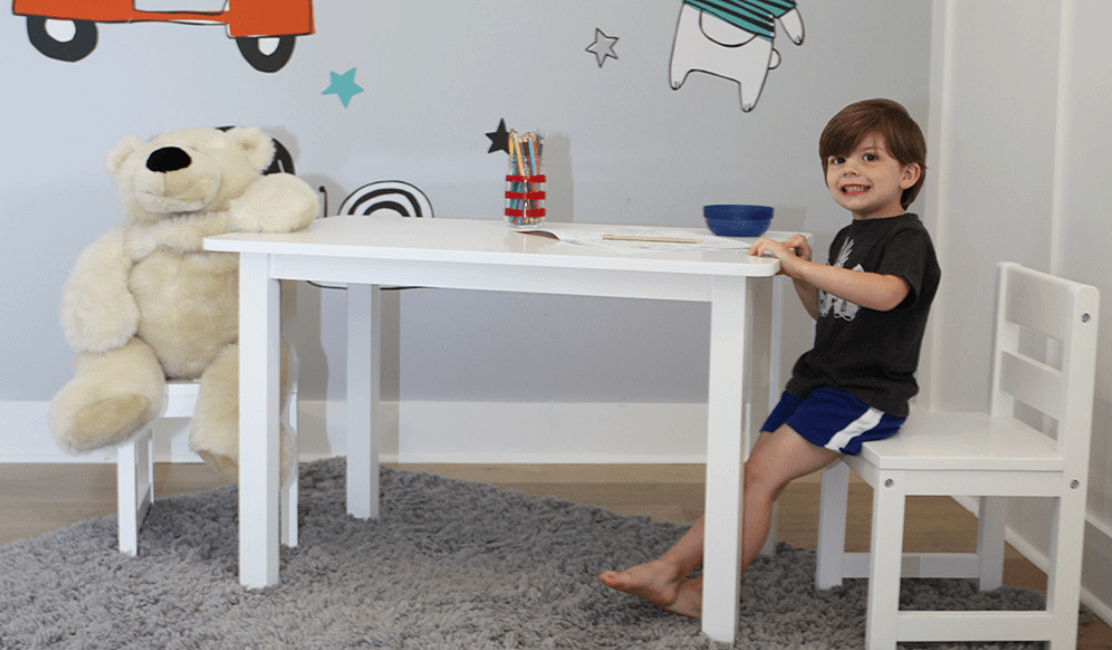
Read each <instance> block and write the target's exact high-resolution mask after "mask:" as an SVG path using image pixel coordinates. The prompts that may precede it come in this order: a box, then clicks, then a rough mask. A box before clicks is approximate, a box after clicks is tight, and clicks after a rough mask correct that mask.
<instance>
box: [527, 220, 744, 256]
mask: <svg viewBox="0 0 1112 650" xmlns="http://www.w3.org/2000/svg"><path fill="white" fill-rule="evenodd" d="M523 232H529V231H523ZM533 232H539V233H548V234H550V235H552V236H553V237H556V238H557V239H559V240H560V241H563V242H568V243H569V244H578V245H580V246H594V247H596V248H605V249H607V250H612V251H625V252H637V251H646V252H648V251H652V252H660V251H706V250H737V249H747V248H749V246H750V245H751V244H752V243H753V242H754V241H756V238H755V237H719V236H717V235H715V234H713V233H710V232H707V231H706V230H703V229H700V228H653V227H639V226H609V227H608V226H600V225H595V224H588V225H584V226H576V225H574V224H545V225H544V226H542V227H541V228H538V229H537V230H536V231H533ZM608 235H609V236H618V237H641V238H646V239H653V240H667V239H685V240H693V241H692V242H683V243H678V242H670V241H642V240H630V239H607V238H606V237H607V236H608Z"/></svg>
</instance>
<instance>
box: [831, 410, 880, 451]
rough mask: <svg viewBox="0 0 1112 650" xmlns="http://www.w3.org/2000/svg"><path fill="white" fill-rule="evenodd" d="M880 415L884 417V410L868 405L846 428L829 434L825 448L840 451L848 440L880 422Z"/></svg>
mask: <svg viewBox="0 0 1112 650" xmlns="http://www.w3.org/2000/svg"><path fill="white" fill-rule="evenodd" d="M882 417H884V411H881V410H880V409H875V408H873V407H871V406H870V407H869V410H868V411H865V412H864V413H863V414H862V415H861V417H859V418H857V419H856V420H854V421H853V422H850V423H849V425H847V426H846V428H844V429H842V430H841V431H839V432H838V433H835V434H834V435H833V436H831V438H830V441H829V442H827V443H826V448H827V449H829V450H831V451H837V452H839V453H840V452H841V451H842V449H844V448H845V447H846V445H848V444H849V441H850V440H853V439H854V438H856V437H857V436H859V435H861V434H862V433H865V432H866V431H869V430H870V429H872V428H874V427H876V425H878V424H880V418H882Z"/></svg>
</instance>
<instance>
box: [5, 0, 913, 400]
mask: <svg viewBox="0 0 1112 650" xmlns="http://www.w3.org/2000/svg"><path fill="white" fill-rule="evenodd" d="M159 4H161V5H162V7H159V6H158V5H157V4H155V5H152V4H151V3H149V2H148V3H147V4H144V3H143V2H140V3H139V6H140V7H142V8H166V5H167V4H170V5H174V4H176V5H185V6H190V7H191V8H202V9H204V8H211V7H209V6H206V5H205V4H204V3H201V4H200V5H198V4H193V5H190V4H189V3H188V2H187V1H186V0H181V2H178V3H166V2H161V3H159ZM208 4H209V5H211V4H213V3H212V2H209V3H208ZM216 4H218V5H219V4H220V3H216ZM680 6H681V5H680V2H679V1H678V0H667V1H661V0H656V1H654V2H644V1H643V0H637V1H634V0H608V1H606V2H584V1H571V0H564V1H560V2H553V1H546V2H520V1H517V2H515V1H510V0H472V1H470V2H451V3H446V2H439V1H435V2H434V1H433V0H409V1H405V2H402V1H399V0H386V1H381V2H373V3H370V2H357V1H354V0H334V1H332V2H318V3H316V7H315V19H316V33H315V34H314V35H311V36H307V37H303V38H300V39H299V40H298V41H297V45H296V49H295V51H294V54H293V58H292V60H291V61H290V63H289V64H288V65H286V66H285V67H284V68H283V69H282V70H280V71H279V72H277V73H275V74H264V73H261V72H258V71H256V70H254V69H252V68H251V67H249V66H248V65H247V64H246V63H245V62H244V60H243V59H242V58H241V57H240V55H239V52H238V50H237V49H236V47H235V45H234V43H233V41H231V40H229V39H228V38H227V37H226V36H225V34H224V30H223V29H222V28H220V27H212V26H197V25H183V24H157V23H134V24H113V25H103V24H102V25H100V27H99V43H98V45H97V47H96V50H95V51H94V52H93V53H92V54H91V55H90V56H88V57H87V58H86V59H84V60H81V61H79V62H76V63H64V62H59V61H56V60H53V59H49V58H47V57H46V56H44V55H42V54H40V53H39V52H37V51H36V50H35V49H34V48H33V47H32V46H31V44H30V43H29V41H28V38H27V34H26V31H25V22H24V20H23V18H22V17H17V16H13V15H10V14H9V15H7V17H4V16H3V15H0V54H2V58H3V64H2V67H0V87H2V88H3V92H0V115H3V118H4V121H3V125H2V126H0V129H2V130H3V131H2V132H3V142H4V143H5V151H6V153H7V155H6V162H5V163H4V173H3V174H0V191H2V195H3V196H4V197H5V200H4V202H3V206H4V207H3V217H4V218H5V220H6V222H7V224H8V232H9V237H10V239H9V242H10V243H9V246H8V251H7V253H6V254H5V255H4V261H3V262H0V264H3V265H4V269H5V271H6V277H8V278H9V281H8V282H6V283H4V285H3V288H2V289H0V291H2V292H3V296H2V298H0V301H2V303H3V304H4V305H5V315H4V316H3V319H2V321H0V328H2V329H0V331H2V337H3V340H4V341H5V344H4V345H5V350H4V353H5V363H4V364H2V366H0V401H39V400H47V399H49V398H50V396H51V395H52V394H53V393H54V391H55V390H57V388H58V387H59V386H60V385H61V384H62V383H63V382H64V381H66V379H67V378H68V377H69V375H70V363H71V352H70V350H69V349H68V347H67V346H66V344H65V342H64V341H63V339H62V335H61V331H60V328H59V326H58V325H57V315H56V314H57V305H58V299H59V295H60V292H61V286H62V283H63V281H64V279H65V276H66V274H67V273H68V271H69V268H70V266H71V264H72V262H73V260H74V259H75V257H76V256H77V254H78V253H79V251H80V250H81V249H82V248H83V247H84V246H85V245H87V244H88V243H89V242H90V241H92V240H93V239H94V238H95V237H96V236H97V235H98V234H100V233H101V232H103V231H104V230H106V229H107V228H109V227H111V226H112V225H113V224H115V223H117V222H118V221H119V220H120V219H121V217H120V215H119V211H118V209H117V208H116V205H115V202H114V198H113V193H112V189H111V187H110V184H109V181H108V178H107V175H106V173H105V172H104V170H103V166H102V161H103V158H104V155H105V153H106V151H107V150H108V148H109V147H110V146H112V145H113V144H114V143H115V142H117V141H118V140H119V139H121V138H122V137H124V136H126V135H129V134H134V135H138V136H140V137H149V136H152V135H154V134H156V133H159V132H162V131H166V130H171V129H176V128H180V127H185V126H193V125H224V124H253V125H258V126H261V127H263V128H265V129H267V130H269V131H270V132H271V133H272V134H274V135H276V136H277V137H279V139H281V140H282V141H283V142H285V143H286V144H287V145H288V146H289V147H290V149H292V151H293V153H294V155H295V158H296V162H297V170H298V172H299V175H301V176H302V177H303V178H305V179H306V180H308V181H309V182H310V183H311V184H313V185H314V186H317V185H323V186H325V187H326V188H327V190H328V194H329V198H330V208H329V209H330V211H335V209H336V207H337V206H338V204H339V202H340V200H342V199H343V198H344V196H346V195H347V194H348V193H350V192H351V191H353V190H355V189H356V188H358V187H359V186H361V185H363V184H365V183H368V182H371V181H375V180H387V179H400V180H404V181H408V182H410V183H413V184H414V185H416V186H418V187H420V188H421V189H422V190H423V191H424V192H425V193H426V194H427V195H428V196H429V197H430V199H431V200H432V202H433V205H434V208H435V211H436V214H437V215H438V216H443V217H448V216H453V217H466V218H487V219H490V218H498V215H499V211H500V209H501V208H502V199H501V198H500V197H501V192H502V191H503V188H502V182H501V180H500V177H501V176H502V175H503V174H504V166H505V163H506V156H505V154H504V153H501V152H498V153H494V154H488V153H487V148H488V145H489V144H490V141H489V140H488V139H487V137H486V136H485V133H486V132H489V131H493V130H494V129H495V127H496V126H497V124H498V122H499V120H500V119H502V118H505V120H506V123H507V125H508V126H509V127H510V128H515V129H517V130H519V131H525V130H531V129H539V130H543V131H544V132H545V133H546V134H547V136H548V142H549V149H548V159H547V166H548V172H549V175H550V178H551V182H550V185H549V190H550V192H551V198H550V201H549V209H550V211H551V214H552V218H553V219H555V220H560V221H578V222H613V223H638V224H640V223H643V224H659V225H681V226H699V225H701V207H702V206H703V205H704V204H706V203H714V202H751V203H763V204H768V205H772V206H774V207H775V208H776V211H777V212H776V214H777V216H776V220H775V222H774V227H775V228H777V229H782V230H808V231H811V232H814V233H815V234H816V235H817V238H818V242H819V245H820V247H825V245H826V244H827V243H828V242H829V240H830V238H831V237H832V235H833V233H834V232H835V231H836V230H837V229H838V228H839V227H840V226H841V225H843V224H844V223H846V220H847V215H846V214H844V213H843V212H842V211H841V210H840V209H839V208H837V206H835V205H834V203H833V202H832V201H831V199H830V197H829V196H828V194H827V192H826V189H825V187H824V185H823V183H822V178H821V174H820V170H819V165H818V159H817V153H816V143H817V138H818V134H819V132H820V130H821V129H822V126H823V125H824V124H825V121H826V120H827V119H828V118H829V117H830V116H831V115H832V114H833V113H834V112H836V111H837V110H838V109H840V108H841V107H842V106H843V105H845V104H847V103H849V102H851V101H854V100H857V99H862V98H866V97H874V96H888V97H892V98H895V99H897V100H899V101H901V102H904V103H905V104H906V105H907V106H908V107H909V108H910V109H911V111H912V112H913V114H914V115H915V116H916V117H917V118H918V119H919V120H920V121H921V123H923V124H924V125H925V124H926V118H927V108H928V104H929V90H928V79H929V67H930V66H929V60H930V4H929V3H921V2H915V3H892V2H887V1H882V0H858V1H854V2H838V3H828V2H814V3H811V2H806V1H805V0H804V1H803V2H801V3H800V6H799V10H800V13H801V15H802V17H803V22H804V24H805V26H806V39H805V41H804V43H803V44H802V45H800V46H796V45H795V44H793V43H791V42H790V41H789V40H788V39H787V38H786V37H785V36H784V35H783V34H781V35H780V36H779V37H778V38H777V41H776V47H777V49H778V50H779V51H780V53H781V55H782V62H781V64H780V66H779V68H777V69H775V70H772V71H770V72H769V74H768V79H767V83H766V84H765V86H764V90H763V94H762V95H761V97H760V101H759V103H758V105H757V106H756V108H755V110H753V111H752V112H749V113H743V112H742V111H741V110H740V107H739V98H738V92H737V85H736V84H735V83H733V82H731V81H728V80H725V79H722V78H720V77H716V76H711V75H708V74H699V73H695V74H692V75H691V76H690V77H689V78H688V80H687V82H686V84H685V85H684V86H683V87H682V88H681V89H679V90H677V91H673V90H672V89H671V88H670V87H669V84H668V65H669V57H670V54H671V48H672V42H673V35H674V32H675V27H676V21H677V17H678V14H679V10H680ZM596 28H598V29H601V30H602V31H603V32H605V33H606V34H608V35H610V36H616V37H618V38H619V40H618V42H617V43H616V44H615V46H614V52H615V53H616V54H617V56H618V58H617V59H614V58H607V59H605V62H604V64H603V66H602V67H600V66H599V65H598V63H597V61H596V57H595V55H593V54H591V53H590V52H587V51H586V48H587V46H589V45H590V44H591V43H592V42H593V41H594V38H595V29H596ZM353 67H354V68H356V69H357V73H356V77H355V81H356V83H358V84H359V85H360V86H362V87H363V88H364V92H363V93H360V94H357V95H355V96H354V97H352V99H351V101H350V104H349V105H348V107H347V108H345V107H344V106H343V104H342V103H341V101H340V99H339V98H338V97H337V96H336V95H332V94H328V95H324V94H322V91H324V90H325V88H326V87H327V86H328V85H329V82H330V74H329V73H330V72H335V73H340V74H342V73H344V72H346V71H347V70H349V69H350V68H353ZM391 300H392V301H393V300H396V301H397V305H396V307H395V308H396V309H397V311H398V314H399V319H400V326H399V330H400V333H395V334H393V335H390V336H388V337H387V340H388V341H391V340H392V341H395V342H396V343H397V345H398V346H399V350H398V351H396V352H395V353H394V354H393V359H392V361H391V363H394V364H400V365H401V367H402V368H403V370H402V371H401V372H400V377H399V376H398V375H397V373H396V372H389V371H391V368H390V367H387V371H388V372H389V375H388V377H387V383H386V388H387V393H388V394H387V396H388V397H389V396H391V395H390V394H391V393H393V392H395V391H400V393H401V396H402V397H403V398H406V399H441V398H444V399H457V400H470V399H475V400H486V399H500V400H529V399H555V400H557V401H577V400H591V401H678V402H682V401H698V400H701V399H703V398H704V397H705V390H706V387H705V362H706V348H705V345H706V340H705V337H704V336H703V335H701V334H692V332H698V331H700V330H701V329H703V326H704V325H705V319H706V318H707V314H706V313H705V312H704V311H703V310H701V309H700V308H698V307H696V306H691V305H675V304H665V303H650V304H638V303H634V302H613V303H611V302H608V301H595V300H588V299H572V298H562V297H547V298H545V297H533V298H525V297H522V296H513V295H498V294H490V295H476V294H470V293H454V292H436V291H417V290H414V291H409V292H404V293H401V294H399V295H398V296H396V297H393V298H391ZM299 301H300V305H301V309H302V314H303V331H302V333H301V336H300V340H301V343H302V346H303V348H304V354H303V358H304V360H305V362H306V363H305V370H304V374H303V377H302V382H303V383H302V391H303V393H302V395H303V396H306V397H309V398H313V397H316V398H322V397H329V398H339V397H341V396H342V392H340V391H342V388H343V363H344V350H343V343H342V340H343V337H342V330H341V329H340V328H341V327H342V325H341V323H340V320H339V319H338V318H336V317H334V314H333V312H334V311H335V310H336V309H338V308H342V306H343V295H342V292H340V291H324V292H320V291H317V290H316V289H310V288H303V289H301V290H300V292H299ZM322 314H323V317H322ZM789 315H790V318H789V320H790V321H791V324H790V325H789V328H790V330H789V335H788V343H787V345H788V350H787V352H788V354H787V356H789V357H791V356H794V355H795V354H797V353H798V352H800V351H802V348H803V347H804V346H806V344H807V341H808V337H809V331H810V326H809V324H808V323H807V322H806V321H805V320H804V318H805V317H804V315H803V312H802V310H799V309H798V307H797V306H795V305H792V306H791V307H789ZM522 330H524V331H529V332H534V334H530V335H523V334H521V331H522ZM523 358H524V359H527V361H528V363H527V364H525V365H524V366H523V364H522V360H523ZM463 368H466V369H467V370H461V369H463ZM461 372H466V374H467V377H468V381H467V382H466V383H461V382H460V381H459V376H460V373H461Z"/></svg>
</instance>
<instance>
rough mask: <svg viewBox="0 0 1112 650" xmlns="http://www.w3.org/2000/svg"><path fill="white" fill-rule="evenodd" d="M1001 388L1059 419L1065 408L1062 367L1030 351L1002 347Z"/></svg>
mask: <svg viewBox="0 0 1112 650" xmlns="http://www.w3.org/2000/svg"><path fill="white" fill-rule="evenodd" d="M1000 369H1001V374H1000V389H1001V390H1003V391H1004V392H1005V393H1007V394H1009V395H1011V396H1013V397H1015V398H1016V399H1018V400H1019V401H1021V402H1023V403H1024V404H1027V405H1028V406H1031V407H1033V408H1036V409H1038V410H1039V411H1041V412H1043V413H1045V414H1046V415H1049V416H1050V417H1052V418H1054V419H1055V420H1061V418H1062V412H1063V410H1064V404H1063V388H1064V384H1065V378H1064V377H1063V375H1062V371H1061V370H1058V369H1057V368H1051V367H1050V366H1048V365H1046V364H1045V363H1040V362H1038V361H1036V360H1034V359H1032V358H1031V357H1028V356H1026V355H1022V354H1018V353H1015V352H1012V351H1011V350H1001V351H1000Z"/></svg>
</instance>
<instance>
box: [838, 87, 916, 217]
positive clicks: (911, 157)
mask: <svg viewBox="0 0 1112 650" xmlns="http://www.w3.org/2000/svg"><path fill="white" fill-rule="evenodd" d="M873 132H877V133H880V134H881V135H882V136H884V141H885V142H886V143H887V145H888V151H889V152H890V153H891V154H892V155H893V156H894V157H895V158H896V160H897V161H899V163H900V164H901V165H910V164H911V163H918V164H919V180H918V181H916V182H915V184H914V185H912V186H911V187H909V188H907V189H906V190H904V191H903V195H902V196H901V197H900V204H901V205H903V207H904V209H907V206H909V205H911V203H912V201H914V200H915V197H916V196H918V195H919V190H920V189H922V187H923V179H924V178H926V176H927V142H926V140H925V139H924V138H923V132H922V131H921V130H920V129H919V125H918V124H916V123H915V120H913V119H911V115H910V114H909V113H908V112H907V109H906V108H904V107H903V106H901V105H900V104H899V103H898V102H894V101H892V100H890V99H867V100H865V101H861V102H857V103H854V104H850V105H849V106H846V107H845V108H843V109H842V110H841V111H839V112H838V114H837V115H835V116H834V117H832V118H830V121H829V122H827V124H826V128H825V129H823V131H822V136H821V137H820V138H819V157H820V158H821V159H822V173H823V175H824V176H825V175H826V168H827V166H828V163H829V160H830V157H831V156H840V155H844V154H847V153H849V152H851V151H853V150H854V148H855V147H856V146H857V143H858V142H860V141H861V138H863V137H865V135H866V134H868V133H873Z"/></svg>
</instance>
